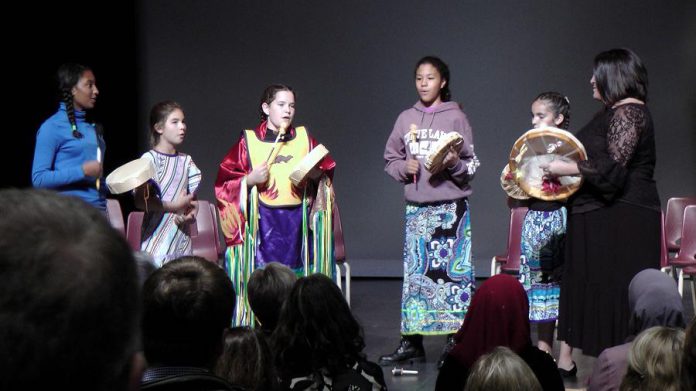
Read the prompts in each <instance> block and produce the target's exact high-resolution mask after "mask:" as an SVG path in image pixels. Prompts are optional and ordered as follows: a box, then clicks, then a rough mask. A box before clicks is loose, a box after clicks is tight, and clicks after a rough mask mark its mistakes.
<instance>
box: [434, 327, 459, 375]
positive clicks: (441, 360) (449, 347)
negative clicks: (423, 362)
mask: <svg viewBox="0 0 696 391" xmlns="http://www.w3.org/2000/svg"><path fill="white" fill-rule="evenodd" d="M454 344H455V342H454V334H450V335H448V336H447V342H446V343H445V347H444V348H442V354H440V358H439V359H438V360H437V369H440V368H442V365H443V364H444V363H445V359H446V358H447V355H448V354H449V352H450V350H452V348H453V347H454Z"/></svg>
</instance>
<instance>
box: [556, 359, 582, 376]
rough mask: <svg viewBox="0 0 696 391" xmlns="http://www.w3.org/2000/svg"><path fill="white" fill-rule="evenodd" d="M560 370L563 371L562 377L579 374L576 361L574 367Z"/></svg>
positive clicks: (559, 369) (559, 370)
mask: <svg viewBox="0 0 696 391" xmlns="http://www.w3.org/2000/svg"><path fill="white" fill-rule="evenodd" d="M558 372H560V373H561V377H564V378H567V377H575V375H577V374H578V366H577V365H575V361H573V367H572V368H570V369H568V370H566V369H563V368H560V367H559V368H558Z"/></svg>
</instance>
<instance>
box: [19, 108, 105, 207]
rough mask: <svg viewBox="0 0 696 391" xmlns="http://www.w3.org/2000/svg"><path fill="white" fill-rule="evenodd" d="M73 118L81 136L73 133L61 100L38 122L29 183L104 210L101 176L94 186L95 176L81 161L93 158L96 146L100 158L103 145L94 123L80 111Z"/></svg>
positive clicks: (95, 158)
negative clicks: (58, 104)
mask: <svg viewBox="0 0 696 391" xmlns="http://www.w3.org/2000/svg"><path fill="white" fill-rule="evenodd" d="M75 121H76V123H77V130H78V131H79V132H80V133H82V135H83V137H82V138H75V137H74V136H73V132H72V129H71V127H70V121H69V120H68V113H67V112H66V109H65V104H64V103H61V104H60V107H59V108H58V111H57V112H56V113H55V114H53V115H52V116H51V117H49V118H48V119H47V120H46V121H44V123H43V124H41V127H40V128H39V131H38V132H37V133H36V148H35V149H34V164H33V167H32V170H31V180H32V184H33V185H34V187H41V188H46V189H52V190H56V191H58V192H60V193H63V194H69V195H73V196H76V197H79V198H81V199H83V200H84V201H86V202H88V203H90V204H91V205H94V206H95V207H97V208H99V209H101V210H104V209H106V200H105V197H104V188H105V183H104V180H103V178H100V182H101V183H100V185H101V186H100V190H97V185H96V183H97V178H94V177H90V176H86V175H85V174H84V172H83V170H82V164H83V163H84V162H86V161H89V160H97V146H98V147H99V148H100V149H101V157H102V161H103V157H104V151H105V149H106V145H105V144H104V139H103V138H102V137H101V136H97V132H96V128H95V125H94V124H91V123H88V122H86V121H85V112H84V111H77V110H75Z"/></svg>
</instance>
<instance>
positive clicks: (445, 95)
mask: <svg viewBox="0 0 696 391" xmlns="http://www.w3.org/2000/svg"><path fill="white" fill-rule="evenodd" d="M423 64H430V65H432V66H433V67H435V69H437V71H438V72H440V76H441V77H442V79H443V80H446V81H447V82H446V83H445V86H444V87H442V89H441V90H440V100H441V101H443V102H449V101H450V100H451V99H452V93H451V92H450V88H449V86H450V71H449V67H448V66H447V64H445V62H444V61H442V60H441V59H440V58H439V57H435V56H425V57H423V58H421V59H420V60H418V62H417V63H416V68H415V69H414V70H413V76H414V77H415V75H416V72H418V67H420V66H421V65H423Z"/></svg>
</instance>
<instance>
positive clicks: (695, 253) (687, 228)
mask: <svg viewBox="0 0 696 391" xmlns="http://www.w3.org/2000/svg"><path fill="white" fill-rule="evenodd" d="M680 245H681V246H680V248H679V255H678V258H681V259H691V260H694V261H696V205H689V206H687V207H686V208H684V224H683V227H682V234H681V243H680Z"/></svg>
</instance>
